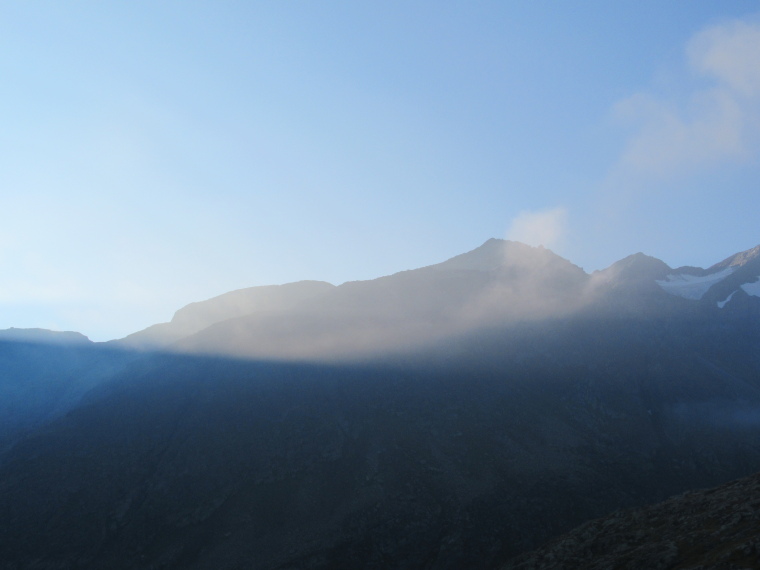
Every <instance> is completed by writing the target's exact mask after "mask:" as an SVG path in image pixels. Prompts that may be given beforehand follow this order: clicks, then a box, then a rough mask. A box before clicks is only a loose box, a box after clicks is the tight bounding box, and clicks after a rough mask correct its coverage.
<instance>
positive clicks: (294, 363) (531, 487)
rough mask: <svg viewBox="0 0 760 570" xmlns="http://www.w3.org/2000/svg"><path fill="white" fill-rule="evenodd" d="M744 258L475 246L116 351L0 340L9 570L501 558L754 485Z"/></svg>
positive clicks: (179, 317)
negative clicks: (605, 519)
mask: <svg viewBox="0 0 760 570" xmlns="http://www.w3.org/2000/svg"><path fill="white" fill-rule="evenodd" d="M759 257H760V246H759V247H756V248H754V249H751V250H748V251H746V252H743V253H739V254H736V255H734V256H732V257H730V258H728V259H726V260H724V261H722V262H720V263H717V264H715V265H713V266H712V267H710V268H708V269H699V268H693V267H682V268H678V269H672V268H670V267H668V266H667V265H666V264H665V263H663V262H662V261H659V260H657V259H654V258H651V257H648V256H645V255H643V254H636V255H632V256H630V257H627V258H625V259H623V260H621V261H619V262H617V263H615V264H614V265H612V266H611V267H609V268H607V269H605V270H603V271H598V272H594V273H592V274H587V273H585V272H584V271H583V270H582V269H580V268H579V267H577V266H575V265H573V264H572V263H570V262H569V261H567V260H565V259H563V258H561V257H559V256H557V255H555V254H554V253H552V252H551V251H550V250H547V249H544V248H533V247H529V246H526V245H523V244H520V243H515V242H509V241H503V240H489V241H487V242H486V243H485V244H483V245H482V246H480V247H479V248H477V249H475V250H473V251H471V252H469V253H465V254H462V255H459V256H457V257H454V258H452V259H449V260H448V261H445V262H443V263H440V264H437V265H432V266H429V267H423V268H420V269H415V270H411V271H403V272H401V273H397V274H394V275H391V276H387V277H382V278H379V279H374V280H371V281H357V282H349V283H344V284H342V285H340V286H333V285H331V284H329V283H323V282H317V281H302V282H298V283H291V284H287V285H279V286H269V287H253V288H249V289H241V290H239V291H233V292H231V293H226V294H224V295H220V296H219V297H215V298H213V299H210V300H207V301H202V302H198V303H193V304H191V305H188V306H187V307H184V308H182V309H180V310H179V311H177V313H176V314H175V316H174V318H173V319H172V321H171V322H169V323H162V324H157V325H154V326H152V327H149V328H147V329H145V330H143V331H140V332H137V333H134V334H132V335H129V336H128V337H126V338H124V339H121V340H117V341H112V342H109V343H91V342H90V341H88V340H87V339H86V338H85V337H83V336H81V335H78V334H77V333H52V332H50V331H41V330H19V329H10V330H8V331H0V363H1V365H0V396H1V398H0V450H1V451H2V453H0V512H2V513H3V517H0V552H2V556H0V569H11V568H13V569H16V568H35V567H39V568H43V567H44V568H85V567H86V568H114V569H119V568H125V569H126V568H159V567H161V568H183V569H184V568H191V569H205V568H209V569H211V568H213V569H224V568H230V569H231V568H241V567H242V568H248V567H250V568H263V569H270V568H271V569H275V568H277V569H285V568H452V569H454V568H473V567H475V568H488V567H494V568H495V567H500V566H501V565H503V564H505V563H506V562H507V561H508V560H509V559H510V558H511V557H513V556H515V555H517V554H519V553H521V552H525V551H527V550H529V549H532V548H536V547H537V546H539V545H540V544H541V543H542V542H543V541H545V540H548V539H550V538H553V537H556V536H558V535H559V534H561V533H563V532H566V531H568V530H570V529H571V528H572V527H573V526H575V525H578V524H580V523H583V522H585V521H588V520H589V519H592V518H596V517H600V516H603V515H606V514H608V513H610V512H612V511H614V510H616V509H620V508H627V507H634V506H640V505H645V504H647V503H651V502H654V501H660V500H663V499H665V498H667V497H668V496H670V495H673V494H676V493H681V492H684V491H687V490H689V489H695V488H700V487H707V486H712V485H717V484H721V483H725V482H726V481H729V480H730V479H733V478H736V477H740V476H745V475H748V474H750V473H752V472H754V471H757V470H759V469H760V319H759V318H758V317H759V316H760V298H758V296H759V295H760V281H759V280H758V279H759V278H760V261H759V260H758V258H759ZM695 508H696V507H695ZM563 548H564V547H563ZM556 552H559V551H556ZM562 552H565V551H562ZM552 556H555V555H554V554H553V555H552ZM567 556H570V554H567ZM573 556H575V554H573ZM632 556H635V554H633V555H632ZM542 560H543V559H542ZM523 562H525V561H523ZM525 563H527V562H525ZM542 567H543V566H542ZM546 567H549V566H546ZM557 567H562V565H561V563H559V565H558V566H557Z"/></svg>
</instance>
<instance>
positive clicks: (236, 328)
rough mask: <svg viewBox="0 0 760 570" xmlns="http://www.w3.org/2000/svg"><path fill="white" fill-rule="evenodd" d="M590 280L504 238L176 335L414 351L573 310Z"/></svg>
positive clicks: (313, 349) (278, 352)
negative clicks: (434, 261) (447, 257)
mask: <svg viewBox="0 0 760 570" xmlns="http://www.w3.org/2000/svg"><path fill="white" fill-rule="evenodd" d="M587 281H588V276H587V275H586V274H585V273H584V272H583V271H582V270H581V269H580V268H578V267H576V266H575V265H573V264H571V263H570V262H569V261H567V260H565V259H563V258H561V257H559V256H557V255H556V254H554V253H552V252H551V251H549V250H546V249H543V248H532V247H529V246H526V245H524V244H520V243H516V242H509V241H504V240H489V241H487V242H486V243H484V244H483V245H482V246H481V247H479V248H477V249H475V250H473V251H471V252H469V253H466V254H463V255H460V256H457V257H454V258H452V259H450V260H448V261H445V262H443V263H440V264H437V265H431V266H428V267H423V268H420V269H415V270H411V271H402V272H400V273H396V274H394V275H390V276H387V277H381V278H379V279H374V280H371V281H354V282H348V283H344V284H343V285H340V286H338V287H334V288H332V289H330V290H327V291H325V292H324V293H323V294H321V295H315V296H313V297H311V298H310V299H307V300H306V301H305V302H303V303H299V304H297V305H295V304H294V305H292V306H290V307H287V308H283V309H282V310H279V311H267V312H256V313H249V314H245V315H241V316H239V317H238V318H236V319H228V320H223V321H219V322H217V323H215V324H214V325H213V326H210V327H208V328H206V329H204V330H202V331H200V332H198V333H197V334H194V335H189V336H188V337H186V338H184V339H182V340H180V341H178V342H177V343H176V344H175V345H174V347H173V348H175V349H176V350H179V351H181V352H185V353H192V354H225V355H228V356H234V357H246V358H267V359H271V358H276V359H280V358H287V359H292V358H297V359H300V360H313V359H317V360H325V359H327V360H335V359H338V360H355V359H362V358H367V357H377V356H378V355H381V354H389V353H407V352H409V351H410V350H419V349H421V348H422V347H426V346H430V345H433V344H435V343H438V342H440V341H441V340H442V339H445V338H449V337H453V336H457V335H461V334H463V333H465V332H467V331H470V330H474V329H477V328H482V327H484V326H491V325H493V324H496V323H502V324H503V323H506V322H517V321H527V320H537V319H542V318H547V317H550V316H560V315H563V314H568V313H570V312H572V311H573V310H575V309H577V308H578V307H580V306H581V305H582V304H583V303H585V302H586V299H585V295H584V287H585V286H586V284H587Z"/></svg>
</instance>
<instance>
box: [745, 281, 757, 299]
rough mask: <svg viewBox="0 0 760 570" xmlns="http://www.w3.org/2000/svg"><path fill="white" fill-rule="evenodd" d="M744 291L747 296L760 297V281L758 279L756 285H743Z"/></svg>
mask: <svg viewBox="0 0 760 570" xmlns="http://www.w3.org/2000/svg"><path fill="white" fill-rule="evenodd" d="M742 289H744V292H745V293H746V294H747V295H752V296H754V297H760V279H758V280H757V281H755V282H754V283H745V284H744V285H742Z"/></svg>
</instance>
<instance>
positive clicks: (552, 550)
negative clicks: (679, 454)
mask: <svg viewBox="0 0 760 570" xmlns="http://www.w3.org/2000/svg"><path fill="white" fill-rule="evenodd" d="M759 530H760V474H755V475H752V476H750V477H746V478H744V479H740V480H738V481H734V482H731V483H728V484H726V485H723V486H721V487H717V488H713V489H707V490H699V491H691V492H688V493H685V494H683V495H679V496H676V497H673V498H672V499H669V500H667V501H665V502H662V503H659V504H656V505H653V506H650V507H645V508H641V509H633V510H628V511H617V512H615V513H613V514H611V515H609V516H607V517H604V518H601V519H596V520H593V521H590V522H588V523H586V524H584V525H581V526H580V527H578V528H576V529H574V530H573V531H571V532H569V533H567V534H565V535H562V536H561V537H559V538H557V539H555V540H553V541H552V542H551V543H549V544H547V545H546V546H544V547H542V548H541V549H539V550H535V551H533V552H529V553H527V554H523V555H522V556H519V557H518V558H516V559H515V560H512V561H510V562H509V563H507V564H506V565H505V566H503V567H502V570H560V569H562V570H573V569H579V570H580V569H583V570H606V569H608V568H618V569H620V570H639V569H647V570H648V569H650V568H658V569H661V570H669V569H675V568H694V569H696V568H711V569H715V570H734V569H737V568H759V567H760V532H758V531H759Z"/></svg>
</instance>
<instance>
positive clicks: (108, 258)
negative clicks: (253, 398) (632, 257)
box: [0, 0, 760, 340]
mask: <svg viewBox="0 0 760 570" xmlns="http://www.w3.org/2000/svg"><path fill="white" fill-rule="evenodd" d="M759 11H760V8H759V7H758V5H757V3H756V2H750V1H729V0H727V1H723V2H715V1H698V0H693V1H689V2H662V1H661V0H658V1H650V0H644V1H641V0H639V1H635V2H634V1H625V2H609V1H606V0H605V1H598V2H572V3H571V2H548V1H546V2H540V1H539V2H527V1H526V2H502V1H495V0H494V1H490V2H487V1H474V2H448V1H440V0H435V1H432V0H431V1H426V2H421V1H410V0H404V1H398V2H394V1H391V2H388V1H383V2H379V1H377V2H364V1H363V2H355V1H345V2H339V1H330V2H311V1H308V2H307V1H301V2H295V1H293V2H291V1H288V2H280V1H274V0H273V1H270V2H248V1H239V2H233V1H213V2H212V1H210V0H209V1H204V2H193V1H184V0H183V1H181V2H180V1H174V2H169V1H148V0H136V1H130V2H116V1H113V2H96V1H94V0H93V1H87V2H85V1H80V2H77V1H71V2H42V1H40V2H27V1H21V0H11V1H6V2H3V3H2V4H0V117H1V121H0V193H1V194H0V196H1V197H2V201H1V202H0V267H1V268H2V270H1V271H0V328H6V327H10V326H15V327H45V328H53V329H58V330H78V331H80V332H82V333H84V334H86V335H88V336H89V337H90V338H92V339H93V340H107V339H110V338H117V337H121V336H124V335H126V334H128V333H130V332H133V331H136V330H139V329H142V328H144V327H146V326H148V325H150V324H152V323H155V322H161V321H167V320H169V319H170V318H171V316H172V314H173V312H174V311H175V310H176V309H178V308H179V307H181V306H183V305H185V304H187V303H188V302H191V301H196V300H202V299H205V298H208V297H211V296H214V295H217V294H220V293H223V292H226V291H229V290H232V289H238V288H242V287H248V286H253V285H265V284H276V283H285V282H289V281H296V280H301V279H319V280H325V281H330V282H332V283H335V284H339V283H342V282H344V281H348V280H356V279H369V278H373V277H378V276H381V275H385V274H389V273H393V272H396V271H400V270H404V269H410V268H414V267H419V266H423V265H429V264H432V263H436V262H439V261H442V260H444V259H447V258H449V257H451V256H453V255H456V254H458V253H462V252H464V251H467V250H470V249H473V248H475V247H477V246H478V245H480V244H481V243H482V242H484V241H485V240H486V239H488V238H490V237H502V238H515V239H520V240H521V241H526V242H528V243H532V244H534V245H537V244H538V243H544V244H545V245H546V246H547V247H550V248H552V249H554V250H555V251H556V252H558V253H559V254H561V255H563V256H564V257H567V258H568V259H570V260H571V261H573V262H574V263H576V264H578V265H580V266H582V267H583V268H584V269H586V270H587V271H591V270H594V269H600V268H603V267H605V266H607V265H609V264H610V263H612V262H614V261H616V260H617V259H619V258H621V257H624V256H626V255H628V254H631V253H635V252H637V251H643V252H645V253H648V254H650V255H654V256H656V257H659V258H661V259H663V260H664V261H665V262H667V263H668V264H670V265H672V266H678V265H684V264H688V265H702V266H707V265H710V264H712V263H713V262H717V261H719V260H721V259H723V258H724V257H727V256H728V255H730V254H732V253H734V252H736V251H740V250H744V249H748V248H750V247H753V246H754V245H757V244H758V243H760V230H759V229H758V228H759V227H760V226H759V225H758V222H757V213H758V212H760V191H759V190H760V188H759V187H758V183H759V181H760V164H759V162H758V159H759V158H760V144H759V143H760V17H759V16H758V12H759Z"/></svg>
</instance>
